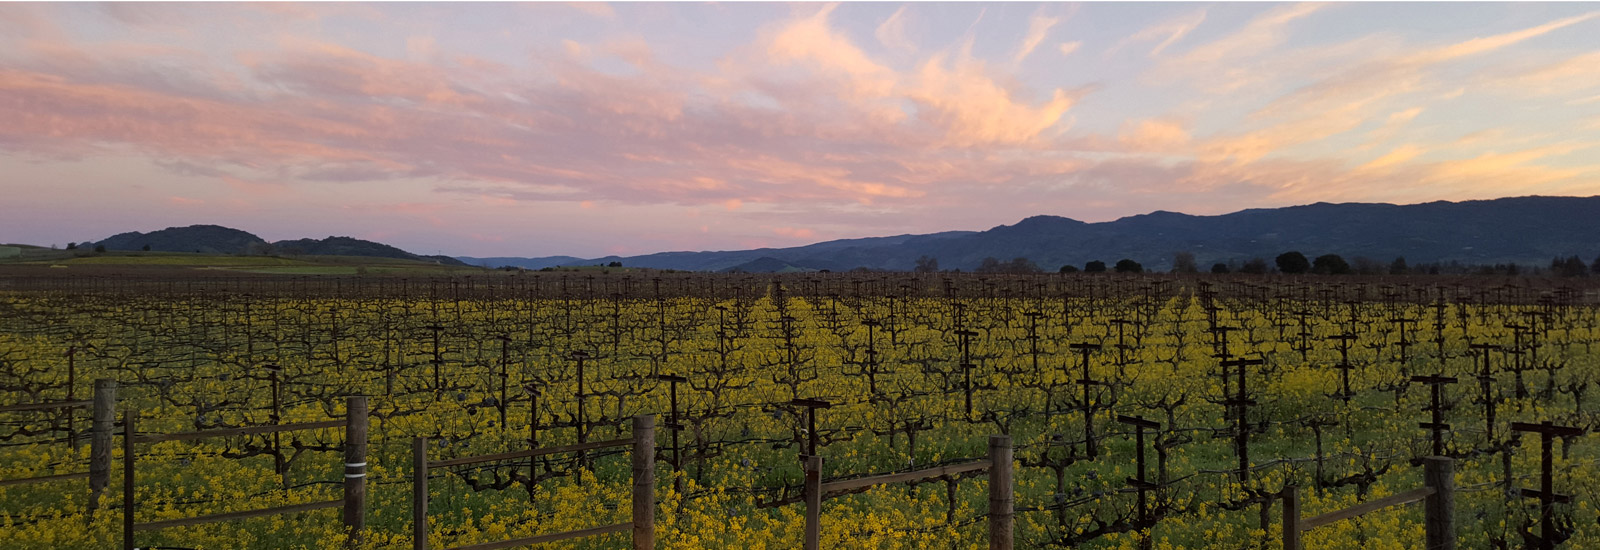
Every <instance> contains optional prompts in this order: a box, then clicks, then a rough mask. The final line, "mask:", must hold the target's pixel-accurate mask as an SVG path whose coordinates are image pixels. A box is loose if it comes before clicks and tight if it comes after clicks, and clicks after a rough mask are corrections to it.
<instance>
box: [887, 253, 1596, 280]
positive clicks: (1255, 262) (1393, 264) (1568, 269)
mask: <svg viewBox="0 0 1600 550" xmlns="http://www.w3.org/2000/svg"><path fill="white" fill-rule="evenodd" d="M913 271H915V272H917V273H937V272H939V271H941V270H940V269H939V259H938V258H935V257H932V256H927V255H923V256H921V257H919V258H917V261H916V266H915V268H914V269H913ZM952 271H957V272H959V271H960V270H959V269H956V270H952ZM973 271H974V272H975V273H994V274H1028V273H1044V272H1045V270H1044V268H1042V267H1040V266H1039V264H1038V263H1036V262H1034V261H1033V260H1031V259H1028V258H1026V257H1017V258H1012V259H1011V260H1009V261H1006V260H1001V259H999V258H995V257H993V256H990V257H987V258H984V259H983V260H982V261H981V262H979V264H978V267H977V269H975V270H973ZM1107 271H1111V272H1115V273H1145V272H1147V270H1146V269H1145V268H1144V266H1143V265H1142V264H1140V263H1139V262H1137V261H1135V260H1133V259H1130V258H1123V259H1121V260H1117V262H1116V263H1115V264H1112V265H1111V266H1109V267H1108V266H1107V265H1106V263H1105V262H1104V261H1101V260H1091V261H1089V262H1085V263H1084V265H1083V267H1081V268H1080V267H1078V266H1076V265H1072V264H1067V265H1063V266H1061V267H1060V268H1058V269H1057V272H1058V273H1105V272H1107ZM1171 272H1172V273H1199V272H1200V266H1199V264H1198V263H1197V262H1196V261H1195V256H1194V253H1192V252H1178V253H1175V254H1173V258H1172V271H1171ZM1210 272H1211V273H1217V274H1224V273H1244V274H1256V275H1262V274H1268V273H1282V274H1286V275H1300V274H1313V275H1553V276H1561V277H1586V276H1591V275H1593V276H1600V257H1596V258H1595V259H1594V261H1593V262H1588V263H1586V262H1584V261H1583V260H1582V259H1581V258H1579V257H1578V256H1576V255H1571V256H1566V257H1560V256H1558V257H1556V258H1554V259H1552V260H1551V261H1550V266H1549V268H1547V269H1544V268H1540V267H1539V266H1524V265H1520V264H1517V263H1497V264H1463V263H1461V262H1459V261H1450V262H1429V263H1420V264H1416V265H1411V264H1408V263H1407V262H1406V259H1405V257H1404V256H1401V257H1397V258H1395V259H1394V260H1393V261H1390V262H1388V263H1384V262H1381V261H1378V260H1374V259H1372V258H1368V257H1365V256H1356V257H1355V258H1352V259H1351V260H1348V261H1347V260H1345V259H1344V257H1343V256H1341V255H1339V254H1323V255H1320V256H1317V257H1316V258H1308V257H1306V255H1305V254H1304V253H1301V252H1300V251H1298V250H1291V251H1288V252H1284V253H1282V254H1279V255H1278V256H1277V257H1275V258H1273V260H1272V262H1271V263H1268V262H1267V260H1266V259H1265V258H1250V259H1248V260H1233V261H1229V262H1217V263H1214V264H1212V265H1211V269H1210Z"/></svg>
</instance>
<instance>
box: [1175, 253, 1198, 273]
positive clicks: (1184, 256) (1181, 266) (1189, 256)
mask: <svg viewBox="0 0 1600 550" xmlns="http://www.w3.org/2000/svg"><path fill="white" fill-rule="evenodd" d="M1199 271H1200V266H1199V265H1196V264H1195V262H1194V253H1193V252H1179V253H1177V254H1173V255H1172V272H1173V273H1198V272H1199Z"/></svg>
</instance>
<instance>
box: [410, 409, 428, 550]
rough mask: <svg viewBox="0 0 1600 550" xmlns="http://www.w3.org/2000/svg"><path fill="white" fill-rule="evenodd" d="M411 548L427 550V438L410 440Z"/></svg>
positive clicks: (413, 549)
mask: <svg viewBox="0 0 1600 550" xmlns="http://www.w3.org/2000/svg"><path fill="white" fill-rule="evenodd" d="M411 548H412V550H428V438H426V437H417V438H415V439H412V440H411Z"/></svg>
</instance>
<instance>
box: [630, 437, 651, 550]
mask: <svg viewBox="0 0 1600 550" xmlns="http://www.w3.org/2000/svg"><path fill="white" fill-rule="evenodd" d="M655 547H656V417H654V416H650V415H639V416H635V417H633V548H634V550H654V548H655Z"/></svg>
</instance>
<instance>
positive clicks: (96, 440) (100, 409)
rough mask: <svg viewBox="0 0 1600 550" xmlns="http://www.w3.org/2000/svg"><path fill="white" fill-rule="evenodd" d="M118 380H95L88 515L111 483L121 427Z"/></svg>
mask: <svg viewBox="0 0 1600 550" xmlns="http://www.w3.org/2000/svg"><path fill="white" fill-rule="evenodd" d="M116 407H117V381H116V380H106V379H100V380H95V381H94V411H93V413H94V417H93V420H92V421H91V422H92V423H91V424H90V425H89V430H90V431H89V506H88V511H89V513H88V518H89V519H93V518H94V511H95V509H96V508H98V507H99V505H100V494H101V493H102V492H104V491H105V489H106V486H107V485H110V484H111V436H112V435H113V432H115V431H116V429H117V410H116Z"/></svg>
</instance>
